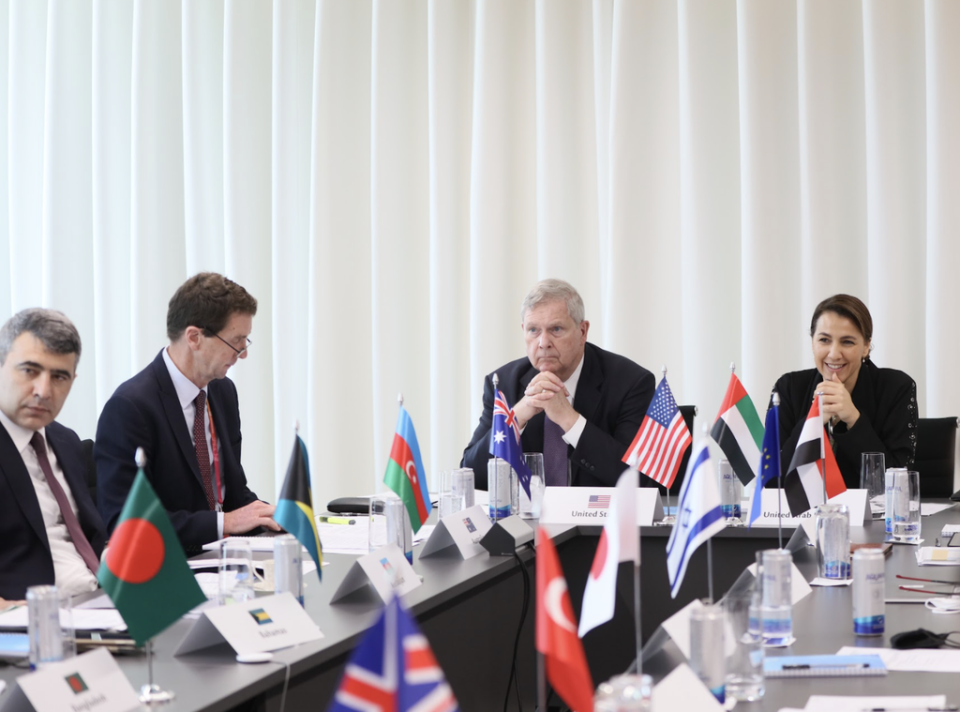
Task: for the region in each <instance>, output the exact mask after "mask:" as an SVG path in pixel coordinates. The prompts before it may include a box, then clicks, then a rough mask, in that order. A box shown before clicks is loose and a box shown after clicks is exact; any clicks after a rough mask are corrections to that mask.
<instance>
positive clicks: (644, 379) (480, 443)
mask: <svg viewBox="0 0 960 712" xmlns="http://www.w3.org/2000/svg"><path fill="white" fill-rule="evenodd" d="M583 359H584V360H583V370H582V371H581V372H580V380H579V382H578V383H577V392H576V393H575V394H574V397H573V407H574V409H575V410H576V411H577V412H578V413H580V415H582V416H583V417H584V418H586V420H587V425H586V427H585V428H584V429H583V434H582V435H581V436H580V440H579V442H578V443H577V447H576V448H575V449H574V448H570V447H569V446H568V448H567V450H568V452H569V456H570V461H571V472H572V475H573V478H572V482H573V484H574V485H579V486H581V487H613V486H615V485H616V484H617V479H618V478H619V477H620V475H621V473H622V472H623V471H624V470H625V469H626V467H627V466H626V465H625V464H624V463H623V462H622V458H623V454H624V453H625V452H626V451H627V448H628V447H630V443H631V442H633V438H634V437H635V436H636V434H637V430H639V429H640V423H642V422H643V417H644V416H645V415H646V413H647V407H648V406H649V405H650V401H651V400H652V399H653V392H654V389H655V380H654V377H653V374H652V373H650V371H648V370H646V369H645V368H643V367H642V366H638V365H637V364H635V363H634V362H633V361H631V360H630V359H628V358H624V357H623V356H618V355H617V354H614V353H610V352H609V351H604V350H603V349H601V348H600V347H598V346H594V345H593V344H591V343H587V344H586V346H585V348H584V354H583ZM496 373H497V375H498V376H499V378H500V390H501V391H503V395H504V396H505V397H506V399H507V402H508V403H509V404H510V406H511V407H513V406H514V405H515V404H516V403H517V401H519V400H520V399H521V398H522V397H523V392H524V391H525V390H526V388H527V385H528V384H529V383H530V381H531V380H533V377H534V376H535V375H536V374H537V373H539V371H537V369H535V368H534V367H533V366H532V365H531V363H530V360H529V359H527V358H521V359H517V360H516V361H511V362H510V363H508V364H506V365H505V366H501V367H500V368H498V369H497V370H496ZM543 419H544V414H543V413H538V414H537V415H535V416H534V417H533V418H531V419H530V421H529V422H528V423H527V425H526V427H525V428H524V430H523V433H522V434H521V436H520V444H521V446H522V447H523V451H524V452H543ZM492 423H493V374H492V373H491V374H489V375H487V377H486V378H484V379H483V413H482V414H481V416H480V422H479V423H478V424H477V428H476V430H475V431H474V432H473V438H472V439H471V440H470V444H469V445H467V449H466V450H464V451H463V459H462V460H461V462H460V465H461V467H470V468H473V476H474V481H475V484H476V487H477V488H478V489H486V487H487V460H489V459H490V452H489V451H490V427H491V425H492Z"/></svg>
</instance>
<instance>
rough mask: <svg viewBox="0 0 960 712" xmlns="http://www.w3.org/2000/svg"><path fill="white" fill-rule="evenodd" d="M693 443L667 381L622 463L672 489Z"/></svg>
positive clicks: (659, 391) (654, 400) (657, 394)
mask: <svg viewBox="0 0 960 712" xmlns="http://www.w3.org/2000/svg"><path fill="white" fill-rule="evenodd" d="M691 442H692V439H691V438H690V431H689V430H687V426H686V423H684V422H683V417H682V416H681V415H680V410H679V409H678V408H677V401H675V400H674V399H673V393H671V392H670V386H669V385H668V384H667V379H666V377H664V378H663V379H662V380H661V381H660V385H658V386H657V392H656V393H654V394H653V400H652V401H650V407H649V408H647V415H646V416H645V417H644V419H643V422H642V423H640V429H639V430H638V431H637V436H636V437H635V438H634V439H633V442H632V443H631V444H630V447H629V448H628V449H627V452H626V454H625V455H624V456H623V461H624V462H625V463H627V464H628V465H630V466H631V467H636V468H637V469H638V470H640V472H642V473H643V474H645V475H646V476H647V477H649V478H650V479H652V480H654V481H655V482H658V483H659V484H661V485H663V486H664V487H669V486H670V485H672V484H673V480H674V479H676V476H677V471H678V470H679V469H680V460H681V459H682V458H683V453H684V452H685V451H686V449H687V448H688V447H690V443H691Z"/></svg>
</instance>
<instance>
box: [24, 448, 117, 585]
mask: <svg viewBox="0 0 960 712" xmlns="http://www.w3.org/2000/svg"><path fill="white" fill-rule="evenodd" d="M30 445H31V446H33V449H34V451H35V452H36V453H37V460H38V461H39V462H40V471H41V472H43V476H44V477H45V478H46V480H47V485H49V487H50V491H51V492H53V497H54V499H56V500H57V504H58V505H59V506H60V516H62V517H63V523H64V524H66V525H67V533H68V534H69V535H70V538H71V539H72V540H73V545H74V547H76V549H77V553H78V554H80V558H81V559H83V563H85V564H86V565H87V568H88V569H90V572H91V573H92V574H93V575H94V576H96V575H97V570H98V569H99V568H100V562H99V560H98V559H97V555H96V554H95V553H93V547H92V546H90V542H89V541H88V540H87V536H86V534H84V533H83V529H82V528H81V526H80V520H79V519H77V515H76V514H74V513H73V508H72V507H71V506H70V502H69V501H68V500H67V493H66V492H64V491H63V486H62V485H61V484H60V482H59V481H58V480H57V478H56V477H54V476H53V469H52V468H51V467H50V459H49V458H48V457H47V443H46V442H45V441H44V439H43V436H42V435H41V434H40V433H39V432H37V431H34V433H33V437H32V438H30Z"/></svg>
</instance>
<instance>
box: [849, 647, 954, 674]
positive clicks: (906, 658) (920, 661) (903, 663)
mask: <svg viewBox="0 0 960 712" xmlns="http://www.w3.org/2000/svg"><path fill="white" fill-rule="evenodd" d="M862 653H863V648H856V647H853V646H845V647H843V648H840V651H839V652H838V653H837V655H861V654H862ZM870 654H871V655H879V656H880V657H881V659H882V660H883V664H884V665H886V666H887V669H888V670H895V671H898V672H960V650H937V649H930V648H919V649H916V650H894V649H893V648H870Z"/></svg>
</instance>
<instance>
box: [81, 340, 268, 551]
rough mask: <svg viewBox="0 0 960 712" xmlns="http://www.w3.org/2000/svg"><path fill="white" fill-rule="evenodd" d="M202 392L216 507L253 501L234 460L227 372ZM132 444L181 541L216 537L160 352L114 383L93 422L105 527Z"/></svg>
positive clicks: (234, 405)
mask: <svg viewBox="0 0 960 712" xmlns="http://www.w3.org/2000/svg"><path fill="white" fill-rule="evenodd" d="M207 398H208V401H209V403H210V410H211V411H213V424H214V427H215V429H216V432H217V443H218V445H219V456H220V476H221V478H222V479H223V483H224V485H225V486H226V498H225V499H224V502H223V509H224V511H225V512H230V511H233V510H234V509H239V508H240V507H243V506H245V505H247V504H249V503H251V502H254V501H256V500H257V496H256V495H255V494H254V493H253V492H251V491H250V490H249V489H248V488H247V477H246V475H245V474H244V472H243V466H242V465H241V464H240V442H241V436H240V406H239V403H238V401H237V388H236V386H235V385H234V384H233V381H231V380H230V379H228V378H222V379H218V380H215V381H211V382H210V384H209V385H208V387H207ZM138 447H142V448H143V449H144V451H145V453H146V456H147V466H146V469H145V472H146V475H147V479H149V480H150V484H151V485H152V486H153V489H154V490H155V491H156V493H157V496H158V497H159V498H160V501H161V503H162V504H163V506H164V508H165V509H166V510H167V514H168V515H169V516H170V521H171V522H172V523H173V528H174V529H176V531H177V535H178V536H179V537H180V543H181V544H183V546H184V548H185V549H187V550H188V552H193V551H197V550H198V549H199V548H200V546H202V545H203V544H206V543H207V542H211V541H214V540H216V539H217V514H216V512H214V511H212V510H211V509H210V507H209V504H208V503H207V495H206V493H205V491H204V488H203V480H202V478H201V476H200V467H199V465H198V464H197V455H196V450H195V449H194V446H193V440H192V437H191V433H190V431H189V430H188V428H187V424H186V422H185V421H184V417H183V409H182V408H181V407H180V401H179V399H178V398H177V392H176V389H175V388H174V386H173V381H172V380H171V379H170V373H169V372H168V371H167V366H166V364H165V363H164V360H163V352H160V353H158V354H157V357H156V358H155V359H154V360H153V362H152V363H150V365H148V366H147V367H146V368H145V369H143V370H142V371H141V372H140V373H138V374H137V375H135V376H134V377H133V378H131V379H130V380H128V381H126V382H124V383H122V384H120V386H119V387H118V388H117V390H116V391H114V394H113V395H112V396H111V397H110V400H108V401H107V404H106V405H105V406H104V408H103V412H102V413H101V414H100V421H99V422H98V423H97V440H96V444H95V445H94V457H95V459H96V463H97V499H98V504H99V507H100V514H101V515H102V516H103V521H104V522H106V525H107V530H108V531H110V532H112V531H113V529H114V527H116V525H117V519H118V518H119V516H120V511H121V510H122V509H123V505H124V503H125V502H126V499H127V494H128V493H129V492H130V488H131V486H133V480H134V477H136V474H137V465H136V463H135V462H134V455H135V454H136V451H137V448H138ZM211 475H212V476H213V468H212V467H211Z"/></svg>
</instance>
